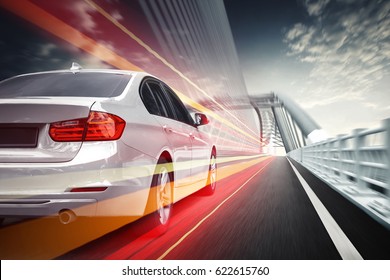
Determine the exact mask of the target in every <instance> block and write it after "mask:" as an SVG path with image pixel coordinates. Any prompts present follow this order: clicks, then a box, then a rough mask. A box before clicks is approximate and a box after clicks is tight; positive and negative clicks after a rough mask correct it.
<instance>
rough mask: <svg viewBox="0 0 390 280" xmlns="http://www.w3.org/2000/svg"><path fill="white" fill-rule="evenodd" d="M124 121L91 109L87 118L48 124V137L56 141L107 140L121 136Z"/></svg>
mask: <svg viewBox="0 0 390 280" xmlns="http://www.w3.org/2000/svg"><path fill="white" fill-rule="evenodd" d="M125 125H126V122H125V121H124V120H123V119H121V118H120V117H118V116H115V115H113V114H109V113H104V112H96V111H91V112H90V113H89V116H88V118H84V119H74V120H66V121H61V122H56V123H52V124H50V129H49V134H50V137H51V138H52V139H53V140H54V141H57V142H81V141H108V140H117V139H119V138H120V137H121V136H122V133H123V130H124V129H125Z"/></svg>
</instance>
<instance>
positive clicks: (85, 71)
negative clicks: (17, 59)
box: [15, 68, 152, 77]
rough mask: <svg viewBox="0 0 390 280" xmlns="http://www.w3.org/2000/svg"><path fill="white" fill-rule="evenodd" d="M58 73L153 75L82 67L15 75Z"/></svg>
mask: <svg viewBox="0 0 390 280" xmlns="http://www.w3.org/2000/svg"><path fill="white" fill-rule="evenodd" d="M56 73H74V74H76V73H108V74H110V73H111V74H123V75H137V74H140V75H148V76H152V75H150V74H148V73H146V72H140V71H129V70H118V69H84V68H83V69H80V70H77V71H74V70H69V69H65V70H51V71H40V72H31V73H25V74H20V75H17V76H15V77H19V76H27V75H39V74H56Z"/></svg>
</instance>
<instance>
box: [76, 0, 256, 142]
mask: <svg viewBox="0 0 390 280" xmlns="http://www.w3.org/2000/svg"><path fill="white" fill-rule="evenodd" d="M84 1H85V2H87V3H88V4H89V5H91V6H92V7H94V8H95V9H96V10H97V11H98V12H99V13H101V14H102V15H103V16H104V17H105V18H107V19H108V20H109V21H111V22H112V23H113V24H114V25H115V26H116V27H118V28H119V29H120V30H122V31H123V32H125V33H126V34H127V35H129V36H130V37H131V38H132V39H133V40H135V41H136V42H137V43H138V44H140V45H141V46H142V47H144V48H145V49H146V50H147V51H148V52H150V53H151V54H153V55H154V56H155V57H156V58H157V59H159V60H160V61H161V62H163V63H164V64H165V65H166V66H167V67H168V68H170V69H171V70H172V71H173V72H175V73H176V74H178V75H179V76H180V77H181V78H183V79H184V80H185V81H187V82H188V83H189V84H190V85H192V86H193V87H194V88H196V89H197V90H198V91H200V92H201V93H202V94H203V95H205V96H206V97H207V98H209V99H210V100H212V101H213V102H214V103H215V104H217V106H219V107H220V108H221V109H222V110H227V109H226V108H225V107H224V106H223V105H221V104H220V103H219V102H218V101H217V100H215V98H213V97H212V96H210V95H209V94H207V92H206V91H204V90H203V89H201V88H200V87H199V86H198V85H197V84H195V83H194V82H193V81H191V80H190V79H189V78H188V77H186V76H185V75H184V74H183V73H182V72H181V71H179V70H178V69H177V68H176V67H174V66H173V65H172V64H171V63H169V62H168V61H167V60H166V59H165V58H163V57H162V56H161V55H159V54H158V53H157V52H156V51H154V50H153V49H152V48H151V47H150V46H149V45H147V44H146V43H145V42H144V41H142V40H141V39H140V38H138V37H137V36H135V35H134V33H132V32H131V31H130V30H128V29H127V28H126V27H125V26H123V25H122V24H120V23H119V22H118V21H117V20H116V19H115V18H114V17H112V16H111V15H110V14H109V13H107V12H106V11H105V10H104V9H103V8H101V7H100V6H99V5H97V4H96V3H95V2H93V1H92V0H84ZM227 112H228V113H229V115H231V116H232V117H233V118H235V119H236V120H237V121H239V122H240V123H241V124H242V125H243V126H245V127H246V128H247V129H248V130H250V131H251V132H252V133H253V134H254V135H256V133H255V132H254V131H253V130H251V129H250V128H249V127H247V126H246V124H245V123H243V122H242V121H241V120H239V119H238V118H237V117H236V116H234V115H233V114H232V113H230V112H229V111H228V110H227Z"/></svg>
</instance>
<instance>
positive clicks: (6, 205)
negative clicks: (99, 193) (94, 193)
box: [0, 198, 97, 217]
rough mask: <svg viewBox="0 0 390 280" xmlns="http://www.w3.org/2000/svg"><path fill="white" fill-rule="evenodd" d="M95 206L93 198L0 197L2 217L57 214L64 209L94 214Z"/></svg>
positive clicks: (76, 213)
mask: <svg viewBox="0 0 390 280" xmlns="http://www.w3.org/2000/svg"><path fill="white" fill-rule="evenodd" d="M96 208H97V201H96V200H95V199H29V198H24V199H0V216H2V217H27V216H28V217H42V216H57V215H58V214H59V213H60V212H61V211H64V210H71V211H73V212H74V213H75V215H76V216H95V215H96Z"/></svg>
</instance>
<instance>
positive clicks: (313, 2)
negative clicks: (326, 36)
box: [303, 0, 330, 16]
mask: <svg viewBox="0 0 390 280" xmlns="http://www.w3.org/2000/svg"><path fill="white" fill-rule="evenodd" d="M329 2H330V0H304V2H303V4H304V6H305V7H306V9H307V12H308V13H309V15H311V16H318V15H320V14H321V13H322V11H323V10H324V9H325V7H326V5H327V4H328V3H329Z"/></svg>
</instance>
